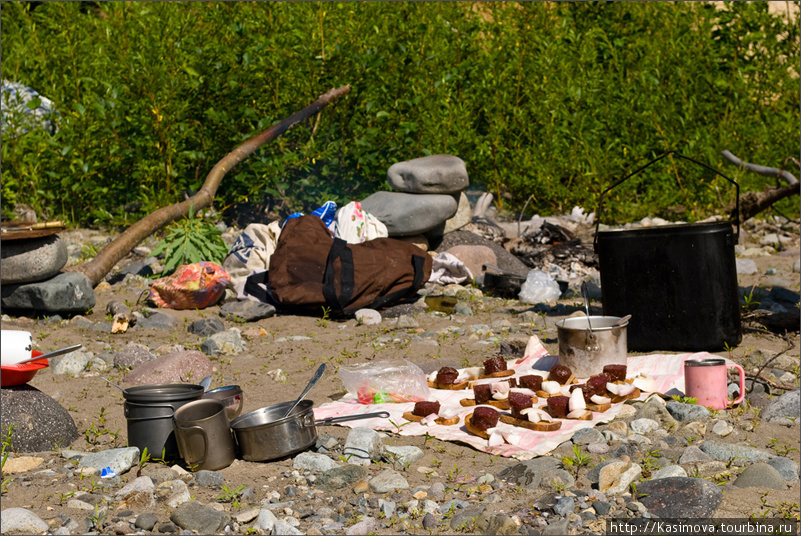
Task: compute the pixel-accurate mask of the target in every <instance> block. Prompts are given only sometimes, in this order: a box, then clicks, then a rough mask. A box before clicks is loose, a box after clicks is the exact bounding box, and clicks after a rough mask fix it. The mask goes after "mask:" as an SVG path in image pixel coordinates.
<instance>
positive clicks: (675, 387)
mask: <svg viewBox="0 0 801 536" xmlns="http://www.w3.org/2000/svg"><path fill="white" fill-rule="evenodd" d="M532 346H533V350H532ZM527 350H529V355H527V356H526V357H524V358H521V359H518V360H516V361H514V362H509V368H511V369H513V370H514V371H515V376H516V377H517V376H525V375H526V374H530V373H531V370H532V369H536V370H550V369H551V367H552V366H554V365H555V364H557V362H558V356H553V355H548V352H547V350H545V348H544V347H543V346H542V344H541V343H540V344H535V345H532V344H529V348H527ZM710 357H718V356H712V355H710V354H709V353H707V352H700V353H695V354H654V355H645V356H632V357H629V358H628V372H629V377H631V376H633V375H635V374H636V373H638V372H641V373H644V374H648V375H649V376H651V377H653V378H654V380H655V381H656V390H657V392H660V393H665V394H669V395H672V394H683V391H684V361H685V360H687V359H705V358H710ZM495 381H497V380H495ZM650 394H651V393H643V394H642V395H641V396H640V397H639V398H638V399H637V400H645V399H646V398H647V397H648V396H649V395H650ZM463 398H473V391H472V389H464V390H461V391H447V390H441V389H431V391H430V397H429V400H431V401H435V400H436V401H438V402H439V403H440V406H441V407H442V408H451V409H453V411H457V412H458V414H459V424H456V425H453V426H440V425H436V424H434V425H431V426H427V425H423V424H420V423H417V422H411V421H407V420H406V419H404V418H403V413H404V412H406V411H412V409H414V403H413V402H408V403H404V404H360V403H359V402H358V401H357V400H356V395H355V394H351V393H349V394H348V395H346V396H345V397H343V398H342V399H340V400H338V401H336V402H330V403H328V404H323V405H322V406H320V407H319V408H315V410H314V417H315V419H318V420H319V419H326V418H329V417H340V416H344V415H359V414H364V413H372V412H378V411H386V412H388V413H389V415H390V416H389V418H370V419H363V420H355V421H346V422H344V423H342V425H343V426H349V427H351V428H355V427H357V426H365V427H367V428H372V429H373V430H384V431H390V432H394V433H397V434H400V435H406V436H418V435H425V434H426V433H428V434H429V435H430V436H432V437H436V438H437V439H441V440H444V441H458V442H461V443H466V444H468V445H471V446H472V447H474V448H476V449H477V450H480V451H482V452H487V453H490V454H492V455H500V456H506V457H512V458H516V459H518V460H529V459H531V458H535V457H537V456H543V455H545V454H547V453H549V452H550V451H552V450H553V449H555V448H556V447H557V446H559V445H560V444H561V443H564V442H565V441H567V440H569V439H570V438H571V437H573V434H575V433H576V432H577V431H578V430H581V429H582V428H592V427H594V426H595V425H596V424H599V423H607V422H610V421H611V420H613V419H614V418H615V417H616V416H617V415H618V414H619V413H620V410H621V409H622V407H623V404H614V405H613V406H612V407H611V408H610V409H609V410H607V411H605V412H604V413H597V412H595V413H593V418H592V420H589V421H577V420H572V419H570V420H568V419H563V420H562V427H561V428H560V429H559V430H556V431H553V432H536V431H534V430H528V429H525V428H521V427H519V426H513V425H509V424H504V423H500V422H499V423H498V429H499V431H506V432H513V433H514V436H516V441H515V443H516V444H514V445H512V444H509V443H504V444H502V445H498V446H493V447H490V446H489V445H488V441H487V440H486V439H482V438H480V437H478V436H475V435H473V434H471V433H469V432H468V431H467V429H466V428H465V427H464V417H465V416H466V415H469V414H470V413H472V412H473V409H474V407H462V406H461V404H460V403H459V401H460V400H461V399H463ZM542 405H545V401H544V400H542V399H541V400H540V403H539V404H538V406H542Z"/></svg>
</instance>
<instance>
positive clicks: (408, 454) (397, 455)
mask: <svg viewBox="0 0 801 536" xmlns="http://www.w3.org/2000/svg"><path fill="white" fill-rule="evenodd" d="M424 455H425V454H424V453H423V451H422V450H421V449H420V447H415V446H408V447H404V446H401V447H393V446H389V445H388V446H385V447H384V448H383V449H381V456H382V458H383V459H384V460H385V461H386V462H388V463H391V464H395V465H397V466H400V467H405V466H409V465H411V464H413V463H414V462H416V461H417V460H419V459H420V458H422V457H423V456H424Z"/></svg>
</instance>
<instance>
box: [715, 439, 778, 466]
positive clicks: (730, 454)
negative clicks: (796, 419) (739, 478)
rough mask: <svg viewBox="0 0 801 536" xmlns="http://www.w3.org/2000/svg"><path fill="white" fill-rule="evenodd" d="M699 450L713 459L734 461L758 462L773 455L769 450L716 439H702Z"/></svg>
mask: <svg viewBox="0 0 801 536" xmlns="http://www.w3.org/2000/svg"><path fill="white" fill-rule="evenodd" d="M701 450H702V451H704V452H706V453H707V454H709V455H710V456H711V457H712V458H714V459H715V460H723V461H728V460H734V461H735V462H739V463H745V462H760V461H766V460H768V459H770V458H772V457H773V455H772V454H770V453H769V452H765V451H764V450H760V449H758V448H754V447H749V446H748V445H736V444H728V443H718V442H717V441H704V442H703V443H702V444H701Z"/></svg>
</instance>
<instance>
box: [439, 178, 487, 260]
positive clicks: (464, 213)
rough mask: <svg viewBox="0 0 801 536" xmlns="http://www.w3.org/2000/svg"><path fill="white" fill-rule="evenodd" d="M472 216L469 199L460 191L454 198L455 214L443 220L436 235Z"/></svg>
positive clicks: (461, 225)
mask: <svg viewBox="0 0 801 536" xmlns="http://www.w3.org/2000/svg"><path fill="white" fill-rule="evenodd" d="M472 217H473V210H472V208H471V207H470V200H469V199H468V198H467V195H466V194H465V193H464V192H460V193H459V195H458V199H457V200H456V214H454V215H453V217H452V218H448V219H447V220H445V223H444V224H443V225H442V232H441V233H439V234H438V236H442V235H443V234H446V233H452V232H454V231H456V230H458V229H461V228H462V227H464V226H465V225H467V224H468V223H470V220H471V219H472ZM438 229H439V228H438V227H435V228H434V229H433V230H432V231H429V232H428V234H429V235H432V232H433V233H436V231H437V230H438ZM493 264H495V263H493Z"/></svg>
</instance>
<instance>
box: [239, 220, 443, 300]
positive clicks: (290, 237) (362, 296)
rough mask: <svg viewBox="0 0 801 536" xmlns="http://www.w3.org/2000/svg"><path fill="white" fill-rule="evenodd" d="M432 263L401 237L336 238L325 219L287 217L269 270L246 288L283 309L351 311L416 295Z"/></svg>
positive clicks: (425, 254) (426, 254)
mask: <svg viewBox="0 0 801 536" xmlns="http://www.w3.org/2000/svg"><path fill="white" fill-rule="evenodd" d="M431 265H432V260H431V256H430V255H428V253H426V252H425V251H423V250H421V249H420V248H418V247H417V246H415V245H413V244H410V243H408V242H404V241H402V240H395V239H394V238H376V239H374V240H369V241H367V242H364V243H363V244H348V243H347V242H345V241H344V240H342V239H339V238H334V239H332V238H331V235H330V234H329V232H328V229H327V228H326V226H325V224H324V223H323V221H322V220H321V219H320V218H319V217H317V216H314V215H308V216H301V217H299V218H292V219H290V220H289V221H287V222H286V224H285V225H284V228H283V230H282V231H281V235H280V236H279V237H278V244H277V245H276V248H275V252H274V253H273V254H272V257H270V270H269V271H268V272H263V273H261V274H254V275H252V276H250V277H249V278H248V282H247V283H246V286H245V290H246V292H248V293H250V294H252V295H254V296H256V297H258V298H260V299H262V300H263V301H267V302H270V303H273V304H274V305H275V306H276V308H277V309H279V311H283V312H290V313H311V314H315V313H316V314H319V313H321V312H322V307H328V308H329V309H330V312H331V314H334V315H338V316H343V315H352V314H354V313H355V312H356V311H357V310H359V309H363V308H369V309H381V308H382V307H388V306H390V305H393V304H395V303H397V302H398V301H401V300H403V299H406V298H410V297H413V296H414V295H415V294H416V292H417V291H418V290H419V289H420V288H421V287H422V286H423V285H424V284H425V282H426V281H428V279H429V277H431ZM264 283H266V289H267V290H266V292H265V290H264V289H263V287H261V286H260V284H261V285H263V284H264Z"/></svg>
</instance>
